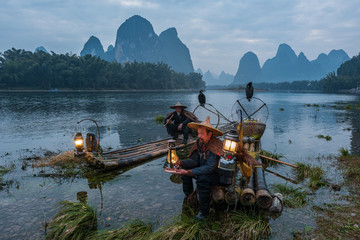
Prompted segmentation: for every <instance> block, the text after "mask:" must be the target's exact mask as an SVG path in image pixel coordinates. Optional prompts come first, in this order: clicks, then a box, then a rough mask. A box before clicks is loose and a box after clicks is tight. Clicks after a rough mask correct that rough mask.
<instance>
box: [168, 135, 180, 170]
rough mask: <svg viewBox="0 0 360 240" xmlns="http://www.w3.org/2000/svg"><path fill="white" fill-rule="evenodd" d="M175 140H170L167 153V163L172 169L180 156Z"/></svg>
mask: <svg viewBox="0 0 360 240" xmlns="http://www.w3.org/2000/svg"><path fill="white" fill-rule="evenodd" d="M175 142H176V141H175V140H169V141H168V143H169V151H168V155H167V159H166V161H167V163H168V167H167V168H170V169H174V168H175V164H176V163H177V162H178V161H179V157H178V155H177V154H176V147H175Z"/></svg>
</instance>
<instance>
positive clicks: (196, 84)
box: [0, 48, 205, 90]
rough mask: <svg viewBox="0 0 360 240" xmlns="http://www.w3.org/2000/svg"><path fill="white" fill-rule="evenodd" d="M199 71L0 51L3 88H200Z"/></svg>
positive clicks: (70, 56)
mask: <svg viewBox="0 0 360 240" xmlns="http://www.w3.org/2000/svg"><path fill="white" fill-rule="evenodd" d="M204 87H205V82H204V81H202V75H201V74H199V73H194V72H192V73H189V74H184V73H178V72H175V71H173V70H172V69H171V68H170V67H169V66H168V65H167V64H165V63H143V62H136V61H135V62H127V63H125V64H120V63H117V62H107V61H105V60H102V59H100V58H99V57H96V56H91V55H86V56H83V57H81V56H77V55H75V54H74V55H70V54H69V53H66V54H56V53H54V52H51V54H49V53H45V52H43V51H38V52H35V53H33V52H31V51H25V50H22V49H15V48H12V49H10V50H7V51H5V52H4V53H2V54H0V88H3V89H44V90H48V89H54V88H57V89H81V90H86V89H89V90H90V89H124V90H130V89H200V88H204Z"/></svg>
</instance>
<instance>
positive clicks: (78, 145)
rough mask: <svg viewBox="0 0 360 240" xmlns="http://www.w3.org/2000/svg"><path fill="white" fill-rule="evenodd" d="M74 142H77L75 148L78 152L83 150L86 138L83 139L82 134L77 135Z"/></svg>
mask: <svg viewBox="0 0 360 240" xmlns="http://www.w3.org/2000/svg"><path fill="white" fill-rule="evenodd" d="M74 141H75V148H76V149H77V150H78V151H79V150H82V149H83V147H84V138H83V136H82V135H81V133H80V132H78V133H76V135H75V138H74Z"/></svg>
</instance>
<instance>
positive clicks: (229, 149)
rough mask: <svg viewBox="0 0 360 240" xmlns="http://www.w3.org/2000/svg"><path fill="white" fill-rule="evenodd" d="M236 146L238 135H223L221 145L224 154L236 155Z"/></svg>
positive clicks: (231, 133)
mask: <svg viewBox="0 0 360 240" xmlns="http://www.w3.org/2000/svg"><path fill="white" fill-rule="evenodd" d="M238 145H239V135H238V134H237V133H236V132H235V131H232V132H230V133H227V134H225V136H224V145H223V149H224V152H225V154H232V155H236V153H237V151H238Z"/></svg>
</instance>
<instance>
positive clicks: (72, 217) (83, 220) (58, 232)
mask: <svg viewBox="0 0 360 240" xmlns="http://www.w3.org/2000/svg"><path fill="white" fill-rule="evenodd" d="M59 205H60V206H61V207H60V211H59V212H58V213H57V214H56V215H55V216H54V218H53V219H52V220H51V221H50V223H49V224H48V226H49V228H50V231H49V233H48V234H47V235H46V239H48V240H50V239H64V240H65V239H86V237H87V236H89V235H90V234H91V233H92V232H94V231H96V229H97V215H96V212H95V210H94V209H93V208H92V207H91V206H90V205H89V204H87V203H80V202H70V201H62V202H60V203H59Z"/></svg>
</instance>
